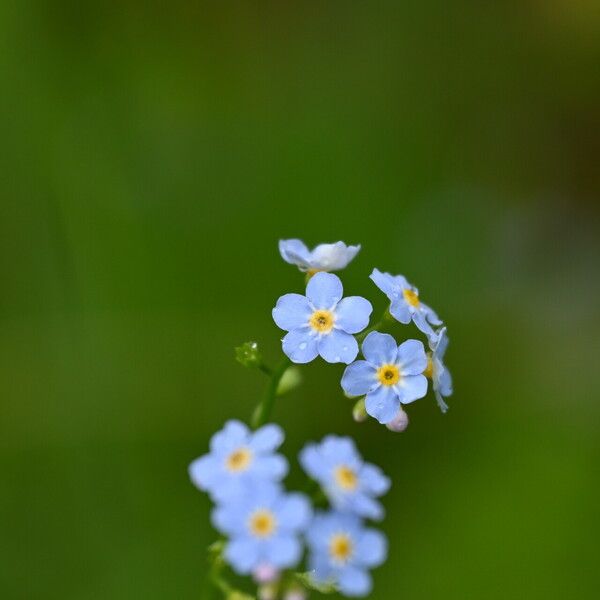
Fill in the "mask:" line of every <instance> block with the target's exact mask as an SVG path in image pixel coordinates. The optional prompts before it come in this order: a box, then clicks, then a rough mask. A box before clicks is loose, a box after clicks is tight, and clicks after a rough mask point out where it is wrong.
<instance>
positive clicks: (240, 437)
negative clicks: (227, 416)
mask: <svg viewBox="0 0 600 600" xmlns="http://www.w3.org/2000/svg"><path fill="white" fill-rule="evenodd" d="M249 433H250V431H249V429H248V427H246V425H244V423H242V422H241V421H236V420H231V421H227V423H225V427H223V429H221V431H218V432H217V433H215V435H213V436H212V438H211V440H210V451H211V452H214V453H215V454H224V453H227V452H231V451H232V450H234V449H235V448H238V447H239V446H241V445H243V444H245V443H246V442H247V440H248V435H249Z"/></svg>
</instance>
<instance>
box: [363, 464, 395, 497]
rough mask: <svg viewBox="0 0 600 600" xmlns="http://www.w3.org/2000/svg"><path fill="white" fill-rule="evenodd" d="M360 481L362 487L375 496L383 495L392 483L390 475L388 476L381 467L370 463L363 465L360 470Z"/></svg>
mask: <svg viewBox="0 0 600 600" xmlns="http://www.w3.org/2000/svg"><path fill="white" fill-rule="evenodd" d="M360 482H361V487H363V488H364V489H365V490H367V491H368V492H369V493H371V494H372V495H374V496H382V495H383V494H385V493H386V492H387V491H388V490H389V489H390V485H391V481H390V479H389V477H386V476H385V475H384V473H383V471H382V470H381V469H380V468H379V467H377V466H375V465H370V464H366V465H363V468H362V469H361V470H360Z"/></svg>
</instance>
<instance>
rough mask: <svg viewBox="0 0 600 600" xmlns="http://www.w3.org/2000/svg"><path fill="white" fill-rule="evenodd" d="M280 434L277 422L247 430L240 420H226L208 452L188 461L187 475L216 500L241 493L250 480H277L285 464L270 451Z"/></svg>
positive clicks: (249, 483)
mask: <svg viewBox="0 0 600 600" xmlns="http://www.w3.org/2000/svg"><path fill="white" fill-rule="evenodd" d="M283 438H284V435H283V431H282V430H281V428H280V427H278V426H277V425H265V426H264V427H261V428H260V429H257V430H256V431H255V432H251V431H250V430H249V429H248V427H246V425H244V424H243V423H241V422H240V421H228V422H227V423H226V424H225V427H224V428H223V429H222V430H221V431H219V432H218V433H216V434H215V435H214V436H213V437H212V439H211V440H210V453H209V454H205V455H204V456H201V457H200V458H197V459H196V460H195V461H194V462H192V464H191V465H190V467H189V474H190V478H191V480H192V482H193V483H194V485H195V486H196V487H198V488H199V489H201V490H203V491H207V492H209V493H210V495H211V496H212V498H213V499H214V500H216V501H221V500H224V499H226V498H229V497H231V496H235V495H238V494H242V493H243V492H244V490H245V489H246V488H247V487H248V486H249V485H252V484H257V483H262V482H276V481H280V480H281V479H283V477H285V475H286V474H287V470H288V464H287V461H286V459H285V458H283V456H280V455H279V454H274V452H275V450H277V448H279V446H281V444H282V442H283Z"/></svg>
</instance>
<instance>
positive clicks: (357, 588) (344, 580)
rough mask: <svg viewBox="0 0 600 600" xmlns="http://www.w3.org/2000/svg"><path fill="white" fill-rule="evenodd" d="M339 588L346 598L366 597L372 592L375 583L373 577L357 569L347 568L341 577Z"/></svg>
mask: <svg viewBox="0 0 600 600" xmlns="http://www.w3.org/2000/svg"><path fill="white" fill-rule="evenodd" d="M338 587H339V588H340V592H341V593H342V594H344V595H345V596H350V597H358V596H366V595H367V594H369V592H370V591H371V588H372V587H373V583H372V581H371V575H370V574H369V573H368V572H367V571H363V570H362V569H359V568H357V567H346V568H345V569H344V570H343V571H342V572H341V573H340V575H339V578H338Z"/></svg>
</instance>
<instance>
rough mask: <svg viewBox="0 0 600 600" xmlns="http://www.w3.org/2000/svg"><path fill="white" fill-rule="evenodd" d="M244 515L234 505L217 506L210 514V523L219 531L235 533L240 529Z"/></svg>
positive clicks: (228, 533)
mask: <svg viewBox="0 0 600 600" xmlns="http://www.w3.org/2000/svg"><path fill="white" fill-rule="evenodd" d="M245 517H246V515H245V514H244V513H243V512H242V511H240V510H239V508H238V507H237V506H235V505H228V504H222V505H220V506H217V507H216V508H215V509H214V510H213V511H212V512H211V515H210V519H211V523H212V524H213V526H214V527H215V529H217V530H218V531H220V532H221V533H224V534H227V535H235V534H238V535H239V533H240V532H241V531H242V529H243V527H244V519H245Z"/></svg>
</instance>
